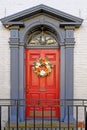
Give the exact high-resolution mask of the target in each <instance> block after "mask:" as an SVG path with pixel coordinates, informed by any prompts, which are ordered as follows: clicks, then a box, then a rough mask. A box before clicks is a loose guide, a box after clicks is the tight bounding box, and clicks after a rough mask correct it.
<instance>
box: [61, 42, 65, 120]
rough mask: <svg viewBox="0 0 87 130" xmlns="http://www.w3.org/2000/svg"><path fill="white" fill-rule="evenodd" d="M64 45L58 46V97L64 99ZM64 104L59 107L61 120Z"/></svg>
mask: <svg viewBox="0 0 87 130" xmlns="http://www.w3.org/2000/svg"><path fill="white" fill-rule="evenodd" d="M65 98H66V97H65V45H64V44H63V45H62V46H61V47H60V99H65ZM64 116H65V106H64V107H61V120H62V121H64Z"/></svg>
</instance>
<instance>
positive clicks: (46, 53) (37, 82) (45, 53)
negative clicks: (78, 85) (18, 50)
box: [25, 49, 60, 118]
mask: <svg viewBox="0 0 87 130" xmlns="http://www.w3.org/2000/svg"><path fill="white" fill-rule="evenodd" d="M44 57H48V60H49V61H50V62H51V63H52V64H53V66H54V67H53V68H52V72H51V73H50V75H48V76H46V77H38V76H37V74H36V73H35V72H34V71H33V69H32V65H33V63H34V62H35V61H36V59H38V58H44ZM25 64H26V93H25V95H26V117H27V118H29V117H33V115H34V109H35V116H36V117H41V115H42V106H44V117H46V118H48V117H50V109H52V117H54V118H55V117H59V108H58V106H57V105H58V100H56V103H57V104H56V105H55V101H54V99H59V98H60V86H59V78H60V77H59V50H53V49H52V50H42V49H41V50H29V49H26V61H25ZM28 99H29V101H28ZM33 106H35V108H34V107H33ZM50 106H52V108H50Z"/></svg>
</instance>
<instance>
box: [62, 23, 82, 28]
mask: <svg viewBox="0 0 87 130" xmlns="http://www.w3.org/2000/svg"><path fill="white" fill-rule="evenodd" d="M81 24H82V22H60V27H62V28H64V27H65V26H72V27H73V26H74V27H76V28H79V27H80V26H81Z"/></svg>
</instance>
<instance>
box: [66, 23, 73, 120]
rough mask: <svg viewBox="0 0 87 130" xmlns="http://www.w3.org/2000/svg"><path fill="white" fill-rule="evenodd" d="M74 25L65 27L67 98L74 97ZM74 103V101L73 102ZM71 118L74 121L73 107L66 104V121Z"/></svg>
mask: <svg viewBox="0 0 87 130" xmlns="http://www.w3.org/2000/svg"><path fill="white" fill-rule="evenodd" d="M74 43H75V42H74V27H72V26H67V27H65V99H73V90H74V87H73V82H74V81H73V78H74V77H73V71H74V70H73V67H74ZM71 103H72V104H73V101H72V102H71ZM68 113H69V120H70V121H71V122H73V121H74V118H73V108H72V107H70V108H69V112H68V107H67V104H66V109H65V120H64V121H65V122H66V121H68V117H67V116H68Z"/></svg>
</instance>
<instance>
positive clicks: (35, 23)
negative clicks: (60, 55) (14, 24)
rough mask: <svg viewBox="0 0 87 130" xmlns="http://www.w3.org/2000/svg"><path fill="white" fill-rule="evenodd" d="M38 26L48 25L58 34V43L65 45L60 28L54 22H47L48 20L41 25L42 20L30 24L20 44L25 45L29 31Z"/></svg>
mask: <svg viewBox="0 0 87 130" xmlns="http://www.w3.org/2000/svg"><path fill="white" fill-rule="evenodd" d="M38 25H48V26H49V27H51V28H53V29H54V30H55V32H56V33H57V37H58V40H59V41H58V43H64V39H63V35H62V33H61V30H60V28H58V27H57V26H56V25H55V24H54V23H53V22H52V21H47V20H43V21H42V22H41V23H40V20H36V21H33V22H32V23H29V24H28V25H27V27H26V28H25V29H24V32H23V35H22V37H21V38H20V42H22V43H23V42H24V39H25V37H26V35H27V33H28V31H29V30H30V29H31V28H33V27H35V26H38ZM24 44H25V43H24Z"/></svg>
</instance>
